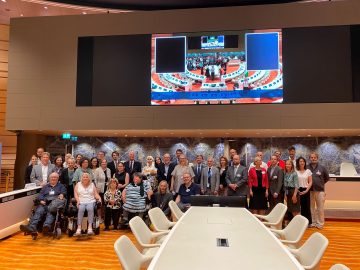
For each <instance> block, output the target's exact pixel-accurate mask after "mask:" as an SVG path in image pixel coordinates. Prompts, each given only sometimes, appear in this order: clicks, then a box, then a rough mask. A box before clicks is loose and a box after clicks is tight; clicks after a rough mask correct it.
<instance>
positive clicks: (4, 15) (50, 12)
mask: <svg viewBox="0 0 360 270" xmlns="http://www.w3.org/2000/svg"><path fill="white" fill-rule="evenodd" d="M148 1H151V0H148ZM327 1H329V0H303V1H302V2H304V3H309V2H327ZM332 1H333V2H335V1H346V0H332ZM121 12H129V11H128V10H113V9H102V8H92V7H84V6H78V5H68V4H61V3H55V2H51V1H45V0H0V24H10V18H17V17H38V16H63V15H80V14H83V15H86V14H96V13H121Z"/></svg>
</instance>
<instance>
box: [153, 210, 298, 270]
mask: <svg viewBox="0 0 360 270" xmlns="http://www.w3.org/2000/svg"><path fill="white" fill-rule="evenodd" d="M217 238H227V239H228V244H229V247H219V246H217ZM148 269H150V270H168V269H172V270H177V269H179V270H186V269H196V270H200V269H206V270H210V269H219V270H222V269H226V270H230V269H236V270H239V269H246V270H251V269H257V270H259V269H276V270H281V269H284V270H291V269H303V268H302V267H301V265H300V264H299V263H298V261H297V260H296V259H295V258H294V257H293V256H292V255H291V254H290V252H289V251H288V250H287V249H286V248H285V247H284V246H283V245H282V244H281V242H280V241H279V240H278V239H277V238H276V237H275V236H274V235H273V234H272V233H271V232H270V231H269V230H268V229H267V228H266V227H265V226H264V225H263V224H262V223H261V222H260V221H259V220H258V219H257V218H255V217H254V216H253V215H252V214H251V213H250V212H249V211H248V210H246V209H245V208H230V207H191V208H190V209H189V210H188V211H187V212H186V213H185V215H183V216H182V217H181V219H180V220H179V221H178V222H177V223H176V225H175V226H174V228H173V229H172V230H171V232H170V233H169V236H168V237H167V239H166V240H165V241H164V243H163V244H162V245H161V247H160V249H159V252H158V253H157V254H156V255H155V257H154V259H153V260H152V262H151V264H150V265H149V268H148Z"/></svg>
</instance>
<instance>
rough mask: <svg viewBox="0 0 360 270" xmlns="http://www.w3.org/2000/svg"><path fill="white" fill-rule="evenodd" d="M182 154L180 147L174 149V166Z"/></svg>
mask: <svg viewBox="0 0 360 270" xmlns="http://www.w3.org/2000/svg"><path fill="white" fill-rule="evenodd" d="M182 154H183V150H181V149H180V148H179V149H176V151H175V155H176V159H175V160H174V161H173V164H174V167H175V166H176V165H178V164H179V163H180V156H181V155H182Z"/></svg>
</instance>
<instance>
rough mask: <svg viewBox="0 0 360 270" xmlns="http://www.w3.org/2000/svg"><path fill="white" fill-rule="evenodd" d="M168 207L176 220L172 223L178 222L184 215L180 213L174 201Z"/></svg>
mask: <svg viewBox="0 0 360 270" xmlns="http://www.w3.org/2000/svg"><path fill="white" fill-rule="evenodd" d="M169 207H170V210H171V213H172V214H173V216H174V218H175V219H176V220H174V221H177V220H179V219H180V218H181V217H182V215H183V214H184V213H183V212H182V211H181V209H180V208H179V206H177V204H176V202H174V201H170V202H169Z"/></svg>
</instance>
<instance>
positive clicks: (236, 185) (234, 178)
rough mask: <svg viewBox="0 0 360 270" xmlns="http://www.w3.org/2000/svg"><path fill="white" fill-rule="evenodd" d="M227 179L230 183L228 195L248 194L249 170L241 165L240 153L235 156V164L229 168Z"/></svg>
mask: <svg viewBox="0 0 360 270" xmlns="http://www.w3.org/2000/svg"><path fill="white" fill-rule="evenodd" d="M225 179H226V183H227V184H228V193H227V194H228V196H247V194H248V186H247V181H248V171H247V169H246V167H244V166H242V165H240V157H239V155H235V156H233V166H230V167H229V168H228V170H227V173H226V178H225Z"/></svg>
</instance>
